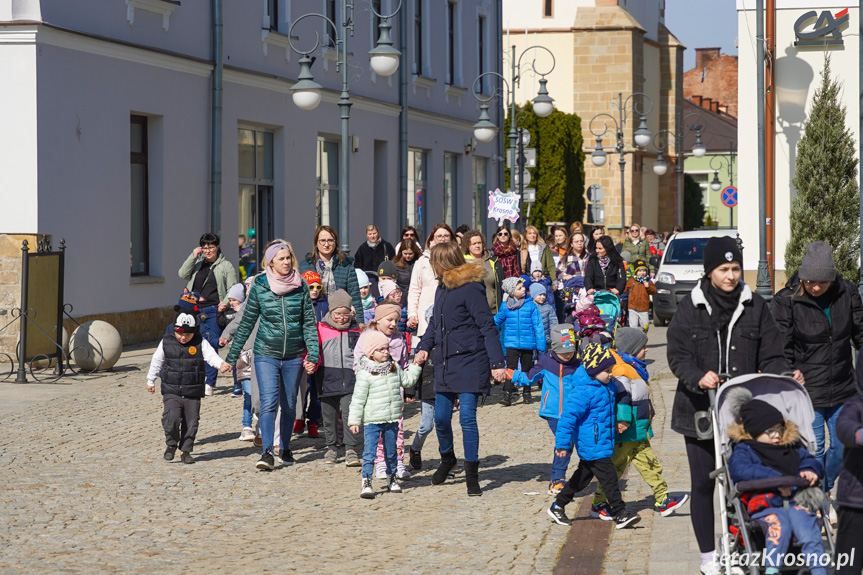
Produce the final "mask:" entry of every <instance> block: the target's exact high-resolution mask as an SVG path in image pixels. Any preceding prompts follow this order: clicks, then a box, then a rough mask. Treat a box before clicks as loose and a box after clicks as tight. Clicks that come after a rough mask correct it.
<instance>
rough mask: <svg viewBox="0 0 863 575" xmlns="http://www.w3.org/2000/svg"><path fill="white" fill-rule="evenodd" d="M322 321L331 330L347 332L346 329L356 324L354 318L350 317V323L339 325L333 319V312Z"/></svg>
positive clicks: (328, 313)
mask: <svg viewBox="0 0 863 575" xmlns="http://www.w3.org/2000/svg"><path fill="white" fill-rule="evenodd" d="M321 321H323V322H324V323H325V324H327V325H328V326H330V327H331V328H334V329H337V330H339V331H345V330H346V329H348V328H349V327H351V324H352V323H354V318H352V317H350V316H348V321H346V322H345V323H339V322H337V321H336V319H335V318H334V317H333V312H327V315H325V316H324V319H323V320H321Z"/></svg>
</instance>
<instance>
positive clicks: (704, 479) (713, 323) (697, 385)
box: [667, 236, 789, 573]
mask: <svg viewBox="0 0 863 575" xmlns="http://www.w3.org/2000/svg"><path fill="white" fill-rule="evenodd" d="M703 255H704V277H703V278H702V279H701V281H700V282H699V283H698V284H697V285H696V286H695V288H694V289H693V290H692V292H691V293H690V294H689V295H688V296H686V297H685V298H684V299H683V301H681V302H680V304H679V305H678V307H677V312H676V313H675V315H674V319H672V320H671V325H670V326H669V328H668V333H667V338H668V365H669V367H670V368H671V371H672V372H673V373H674V375H675V376H677V378H678V382H677V393H676V394H675V396H674V408H673V410H672V414H671V429H673V430H674V431H676V432H678V433H681V434H683V436H684V441H685V443H686V456H687V458H688V460H689V474H690V477H691V480H692V504H691V505H692V510H691V513H690V518H691V520H692V527H693V530H694V531H695V538H696V539H697V541H698V547H699V549H700V550H701V557H702V572H705V573H718V572H719V571H718V565H717V564H716V563H715V562H716V559H715V557H714V556H713V552H714V550H715V546H716V538H715V537H714V533H713V488H714V485H715V480H713V479H711V478H710V472H711V471H713V469H714V467H715V463H716V454H715V452H714V449H713V440H712V439H706V440H704V439H698V436H697V434H696V432H695V412H696V411H705V410H709V409H710V399H709V397H708V393H707V390H708V389H716V387H717V386H718V385H719V384H720V374H728V376H730V377H737V376H739V375H745V374H748V373H757V372H759V371H761V372H765V373H785V372H787V371H789V370H788V365H787V364H786V363H785V358H784V356H783V354H782V344H781V333H780V331H779V327H778V326H777V325H776V322H774V321H773V317H772V316H771V315H770V311H769V309H768V308H767V303H766V302H765V301H764V300H763V299H762V298H761V296H759V295H757V294H754V293H752V291H751V290H750V289H749V287H748V286H747V285H746V284H744V283H742V282H741V281H740V276H741V265H742V262H743V256H742V255H741V253H740V250H739V249H738V247H737V242H736V241H735V240H734V239H733V238H731V237H728V236H723V237H717V238H710V239H709V240H708V241H707V244H706V245H705V246H704V252H703ZM711 562H713V563H714V564H713V565H710V563H711ZM708 565H710V566H708ZM711 569H712V570H711Z"/></svg>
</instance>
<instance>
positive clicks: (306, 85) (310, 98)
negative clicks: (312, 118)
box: [291, 54, 322, 111]
mask: <svg viewBox="0 0 863 575" xmlns="http://www.w3.org/2000/svg"><path fill="white" fill-rule="evenodd" d="M314 62H315V60H314V58H309V55H308V54H303V57H302V58H300V75H299V76H298V77H297V83H296V84H294V85H293V87H292V88H291V92H292V98H293V100H294V105H295V106H296V107H297V108H299V109H301V110H307V111H310V110H314V109H315V108H317V107H318V104H320V103H321V87H322V86H321V85H320V84H318V83H317V82H315V77H314V76H313V75H312V64H314Z"/></svg>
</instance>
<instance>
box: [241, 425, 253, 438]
mask: <svg viewBox="0 0 863 575" xmlns="http://www.w3.org/2000/svg"><path fill="white" fill-rule="evenodd" d="M254 440H255V431H254V430H253V429H252V428H251V427H244V428H243V432H242V433H241V434H240V441H254Z"/></svg>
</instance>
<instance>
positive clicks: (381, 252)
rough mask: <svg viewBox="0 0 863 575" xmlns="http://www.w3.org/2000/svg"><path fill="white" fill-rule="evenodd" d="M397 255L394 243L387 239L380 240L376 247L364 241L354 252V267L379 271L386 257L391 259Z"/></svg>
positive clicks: (368, 270)
mask: <svg viewBox="0 0 863 575" xmlns="http://www.w3.org/2000/svg"><path fill="white" fill-rule="evenodd" d="M395 257H396V252H395V250H394V249H393V246H392V244H391V243H389V242H388V241H386V240H380V241H379V242H378V245H376V246H375V247H371V246H369V243H368V242H363V243H361V244H360V247H358V248H357V252H356V253H355V254H354V267H355V268H357V269H361V270H363V271H364V272H375V273H377V271H378V266H379V265H381V262H383V261H384V259H390V260H391V259H393V258H395Z"/></svg>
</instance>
